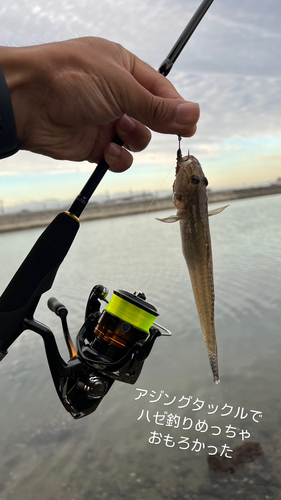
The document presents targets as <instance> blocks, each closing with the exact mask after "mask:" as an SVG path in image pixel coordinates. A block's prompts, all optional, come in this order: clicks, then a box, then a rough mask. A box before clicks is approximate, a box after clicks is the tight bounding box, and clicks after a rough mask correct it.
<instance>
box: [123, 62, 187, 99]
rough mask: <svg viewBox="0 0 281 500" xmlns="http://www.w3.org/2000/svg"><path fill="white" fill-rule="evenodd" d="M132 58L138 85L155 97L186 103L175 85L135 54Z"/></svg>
mask: <svg viewBox="0 0 281 500" xmlns="http://www.w3.org/2000/svg"><path fill="white" fill-rule="evenodd" d="M131 56H132V75H133V76H134V78H135V79H136V80H137V82H138V83H140V84H141V85H142V87H144V88H145V89H147V90H148V91H149V92H151V93H152V94H154V95H157V96H159V97H163V98H165V99H179V100H182V101H184V99H183V97H182V96H181V95H180V94H179V93H178V91H177V90H176V89H175V87H174V86H173V84H172V83H171V82H170V80H168V78H166V77H165V76H163V75H161V74H160V73H159V72H158V71H156V70H155V69H154V68H152V67H151V66H149V64H147V63H145V62H144V61H142V60H141V59H139V58H138V57H136V56H135V55H134V54H131Z"/></svg>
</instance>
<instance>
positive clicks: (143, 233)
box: [0, 195, 281, 500]
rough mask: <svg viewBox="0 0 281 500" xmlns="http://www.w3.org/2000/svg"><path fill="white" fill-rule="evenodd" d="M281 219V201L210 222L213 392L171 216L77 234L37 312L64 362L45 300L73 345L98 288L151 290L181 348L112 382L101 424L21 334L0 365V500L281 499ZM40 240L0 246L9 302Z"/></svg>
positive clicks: (157, 352)
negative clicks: (57, 303)
mask: <svg viewBox="0 0 281 500" xmlns="http://www.w3.org/2000/svg"><path fill="white" fill-rule="evenodd" d="M280 209H281V196H280V195H276V196H271V197H261V198H253V199H248V200H237V201H232V202H231V204H230V207H229V208H228V209H227V210H226V211H225V212H223V213H222V214H220V215H217V216H216V217H212V218H211V219H210V225H211V236H212V247H213V258H214V276H215V292H216V330H217V340H218V350H219V368H220V378H221V383H220V384H219V385H215V384H214V383H213V381H212V375H211V371H210V368H209V364H208V359H207V353H206V349H205V345H204V342H203V337H202V333H201V330H200V325H199V320H198V317H197V312H196V308H195V304H194V299H193V295H192V291H191V285H190V282H189V277H188V272H187V268H186V265H185V262H184V259H183V257H182V254H181V249H180V235H179V227H178V224H161V223H160V222H157V221H156V220H155V217H156V216H157V217H165V216H167V215H169V212H166V211H165V212H163V213H162V212H161V213H159V212H158V213H157V214H156V213H148V214H143V215H134V216H127V217H120V218H114V219H107V220H100V221H91V222H87V223H83V224H82V225H81V228H80V231H79V233H78V236H77V237H76V240H75V242H74V244H73V246H72V248H71V250H70V252H69V254H68V256H67V258H66V259H65V262H64V263H63V265H62V266H61V268H60V270H59V273H58V275H57V278H56V281H55V283H54V286H53V288H52V291H51V292H50V293H46V294H45V296H43V298H42V299H41V301H40V303H39V306H38V309H37V312H36V318H37V319H39V320H40V321H42V322H43V323H46V324H48V325H49V326H50V327H51V329H52V330H53V331H54V332H55V335H56V338H57V341H58V344H59V347H60V349H61V352H62V355H63V356H64V357H67V351H66V348H65V346H64V341H63V339H62V334H61V331H60V324H59V320H58V318H57V317H56V316H55V315H53V314H52V313H51V312H50V311H49V310H48V309H47V307H46V301H47V298H48V297H49V296H51V295H54V296H56V297H57V298H59V299H60V300H61V301H62V302H64V303H65V304H66V305H67V307H68V308H69V324H70V330H71V333H72V335H73V336H75V334H76V333H77V331H78V329H79V328H80V326H81V324H82V322H83V314H84V308H85V304H86V301H87V297H88V294H89V292H90V290H91V288H92V286H93V285H94V284H96V283H102V284H104V285H105V286H107V287H108V288H109V290H110V291H112V290H113V289H118V288H123V289H125V290H128V291H131V292H133V291H135V290H142V291H144V292H145V293H146V295H147V300H148V301H149V302H151V303H152V304H154V305H155V306H156V308H157V310H158V312H159V313H160V317H159V323H161V324H162V325H164V326H166V327H167V328H168V329H169V330H171V331H172V332H173V336H172V337H171V338H169V337H163V338H160V339H157V341H156V344H155V347H154V349H153V351H152V353H151V355H150V357H149V358H148V359H147V360H146V362H145V365H144V369H143V371H142V374H141V376H140V378H139V379H138V381H137V382H136V384H135V385H134V386H130V385H126V384H123V383H120V382H116V383H115V384H114V385H113V387H112V389H111V390H110V392H109V393H108V394H107V396H106V397H105V398H104V400H103V402H102V403H101V405H100V406H99V408H98V410H97V411H96V412H95V413H93V414H92V415H90V416H88V417H86V418H84V419H81V420H78V421H75V420H73V419H72V417H71V416H70V415H69V414H68V413H67V412H66V411H65V410H64V408H63V407H62V406H61V403H60V401H59V399H58V398H57V395H56V392H55V390H54V387H53V385H52V380H51V377H50V375H49V371H48V366H47V362H46V359H45V353H44V348H43V345H42V340H41V338H40V337H39V336H37V335H36V334H34V333H32V332H25V333H24V334H22V335H21V336H20V338H19V339H18V340H17V341H16V342H15V344H14V345H13V346H12V347H11V348H10V350H9V354H8V356H6V358H5V359H4V360H3V361H2V362H1V364H0V375H1V376H0V394H1V405H0V422H1V433H0V446H1V458H0V462H1V467H0V500H18V499H19V498H21V499H23V500H33V499H34V500H35V499H36V500H37V499H38V498H40V499H41V500H52V499H56V500H66V499H67V500H76V499H79V500H102V499H105V500H121V499H122V500H160V499H161V500H162V499H173V498H176V499H179V500H183V499H197V500H198V499H199V500H213V499H227V500H232V499H236V498H239V499H246V500H256V499H258V500H259V499H279V498H281V479H280V478H281V431H280V424H281V417H280V415H281V401H280V380H281V363H280V357H281V335H280V324H281V308H280V299H281V290H280V288H281V284H280V283H281V271H280V269H281V250H280V248H281V230H280ZM40 233H41V230H40V229H32V230H28V231H22V232H14V233H6V234H1V235H0V239H1V247H0V248H1V249H0V254H1V263H2V266H1V269H0V289H1V290H3V289H4V288H5V286H6V285H7V283H8V281H9V280H10V278H11V276H12V275H13V273H14V272H15V271H16V269H17V267H18V266H19V265H20V263H21V262H22V260H23V258H24V257H25V255H26V254H27V252H28V251H29V249H30V248H31V246H32V244H33V243H34V242H35V241H36V239H37V237H38V236H39V234H40ZM149 439H150V442H149ZM251 443H254V444H251ZM241 446H243V448H242V449H241V448H237V447H241ZM234 449H235V450H236V451H234V452H230V451H229V450H234ZM239 451H240V454H239ZM216 452H217V453H218V454H221V455H225V454H229V455H232V456H233V453H234V456H235V457H236V460H235V464H234V465H233V466H232V467H229V464H230V461H229V460H230V459H228V458H224V462H222V463H221V460H222V459H223V457H221V458H220V463H219V465H218V464H217V462H216V463H214V454H215V453H216ZM241 453H243V456H242V455H241ZM238 455H239V456H238ZM259 455H260V456H259ZM249 456H251V458H252V461H251V462H249V461H247V457H249ZM245 462H248V463H245ZM225 468H226V469H227V470H228V469H229V468H230V469H231V470H228V472H223V471H222V469H225ZM213 469H216V470H213ZM218 469H220V470H218Z"/></svg>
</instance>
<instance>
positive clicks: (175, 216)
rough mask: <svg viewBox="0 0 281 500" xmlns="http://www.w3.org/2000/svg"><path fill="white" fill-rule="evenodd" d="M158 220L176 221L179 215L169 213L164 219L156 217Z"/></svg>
mask: <svg viewBox="0 0 281 500" xmlns="http://www.w3.org/2000/svg"><path fill="white" fill-rule="evenodd" d="M156 220H160V222H168V223H169V222H178V221H179V220H180V217H179V216H178V215H170V216H169V217H166V218H165V219H157V217H156Z"/></svg>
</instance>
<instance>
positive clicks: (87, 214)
mask: <svg viewBox="0 0 281 500" xmlns="http://www.w3.org/2000/svg"><path fill="white" fill-rule="evenodd" d="M279 193H281V185H273V186H269V187H257V188H246V189H233V190H227V191H226V190H225V191H216V192H213V191H209V192H208V199H209V202H215V203H216V202H220V201H229V200H236V199H239V198H250V197H253V196H265V195H272V194H279ZM151 203H152V198H151V199H150V198H149V197H146V198H145V199H143V200H140V199H138V200H134V199H132V200H131V201H124V200H117V201H107V202H104V203H89V205H88V206H87V207H86V209H85V211H84V212H83V214H82V216H81V218H80V220H81V222H83V221H86V220H94V219H102V218H108V217H119V216H122V215H130V214H138V213H145V212H146V211H149V212H155V211H158V210H165V209H167V210H168V209H172V210H174V205H173V202H172V196H169V197H167V198H160V199H157V198H156V199H155V200H154V201H153V203H152V204H151ZM66 210H67V208H66ZM61 211H63V210H46V211H39V212H20V213H16V214H7V215H2V216H0V232H4V231H15V230H19V229H29V228H33V227H45V226H47V225H48V224H49V223H50V222H51V221H52V220H53V219H54V218H55V216H56V215H57V214H58V213H59V212H61Z"/></svg>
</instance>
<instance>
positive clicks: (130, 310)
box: [106, 294, 157, 333]
mask: <svg viewBox="0 0 281 500" xmlns="http://www.w3.org/2000/svg"><path fill="white" fill-rule="evenodd" d="M106 311H107V312H109V313H110V314H113V315H114V316H117V317H118V318H120V319H121V320H122V321H126V323H130V324H131V325H133V326H135V327H136V328H139V329H140V330H144V331H145V332H147V333H148V332H149V329H150V328H151V326H152V325H153V323H154V321H155V320H156V318H157V316H154V315H153V314H150V313H148V312H147V311H144V310H143V309H141V308H140V307H137V306H135V305H134V304H131V303H130V302H127V300H124V299H122V298H121V297H118V296H117V295H115V294H113V296H112V298H111V300H110V302H109V304H108V305H107V307H106Z"/></svg>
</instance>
